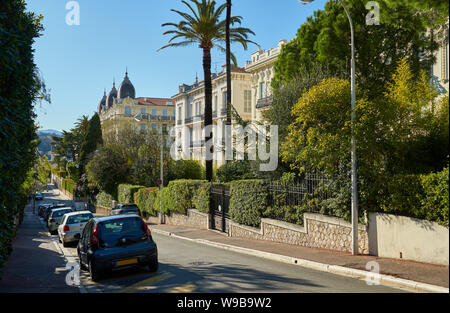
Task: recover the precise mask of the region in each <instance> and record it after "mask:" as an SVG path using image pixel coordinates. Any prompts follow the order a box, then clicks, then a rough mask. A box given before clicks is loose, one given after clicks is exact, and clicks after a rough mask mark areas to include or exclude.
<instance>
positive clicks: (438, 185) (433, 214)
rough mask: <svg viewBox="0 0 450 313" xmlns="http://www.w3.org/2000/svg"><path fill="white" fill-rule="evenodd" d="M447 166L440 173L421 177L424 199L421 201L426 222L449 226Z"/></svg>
mask: <svg viewBox="0 0 450 313" xmlns="http://www.w3.org/2000/svg"><path fill="white" fill-rule="evenodd" d="M448 174H449V168H448V166H447V167H446V168H445V169H444V170H443V171H441V172H438V173H431V174H428V175H424V176H423V177H422V186H423V189H424V198H423V199H422V201H421V204H422V207H423V210H424V212H425V217H426V219H427V220H430V221H435V222H438V223H439V224H441V225H443V226H447V227H448V226H449V223H448V219H449V215H448V214H449V210H448V207H449V202H448V201H449V199H448V189H449V188H448V183H449V180H448Z"/></svg>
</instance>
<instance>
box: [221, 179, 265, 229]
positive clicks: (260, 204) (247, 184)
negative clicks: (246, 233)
mask: <svg viewBox="0 0 450 313" xmlns="http://www.w3.org/2000/svg"><path fill="white" fill-rule="evenodd" d="M229 184H230V207H229V214H230V217H231V219H232V220H233V221H234V222H236V223H239V224H244V225H247V226H255V227H257V226H259V225H260V223H261V216H262V215H263V212H264V211H265V210H266V208H267V205H268V191H267V188H266V186H265V185H264V182H263V181H262V180H255V179H254V180H238V181H232V182H230V183H229Z"/></svg>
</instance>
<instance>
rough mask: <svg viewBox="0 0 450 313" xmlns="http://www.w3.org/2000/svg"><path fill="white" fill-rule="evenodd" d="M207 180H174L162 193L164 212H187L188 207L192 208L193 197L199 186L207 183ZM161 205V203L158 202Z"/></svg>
mask: <svg viewBox="0 0 450 313" xmlns="http://www.w3.org/2000/svg"><path fill="white" fill-rule="evenodd" d="M205 182H206V181H205V180H194V179H192V180H190V179H180V180H172V181H171V182H170V183H169V185H168V186H167V187H166V188H163V190H162V194H161V199H162V200H161V201H162V207H163V211H164V212H170V211H174V212H178V213H182V214H186V212H187V211H186V210H187V209H192V208H193V207H194V206H193V203H192V199H193V197H194V194H195V192H196V190H198V188H199V187H200V186H201V185H202V184H203V183H205ZM158 205H159V203H158Z"/></svg>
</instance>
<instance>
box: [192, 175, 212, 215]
mask: <svg viewBox="0 0 450 313" xmlns="http://www.w3.org/2000/svg"><path fill="white" fill-rule="evenodd" d="M212 185H213V184H211V183H210V182H206V183H203V184H201V185H200V187H198V189H197V190H196V191H195V193H194V196H193V197H192V205H193V206H194V208H196V209H197V210H199V211H200V212H203V213H209V211H210V202H211V187H212Z"/></svg>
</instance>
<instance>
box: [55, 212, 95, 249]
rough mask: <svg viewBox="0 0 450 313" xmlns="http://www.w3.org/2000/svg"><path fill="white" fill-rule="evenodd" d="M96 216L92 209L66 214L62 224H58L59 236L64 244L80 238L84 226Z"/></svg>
mask: <svg viewBox="0 0 450 313" xmlns="http://www.w3.org/2000/svg"><path fill="white" fill-rule="evenodd" d="M91 218H94V214H92V213H91V212H90V211H77V212H71V213H66V214H64V218H63V220H62V222H61V225H59V226H58V238H59V241H60V242H62V244H63V246H64V247H65V246H67V244H68V243H70V242H76V241H78V239H80V234H81V233H82V231H83V228H84V226H85V225H86V224H87V222H89V220H90V219H91Z"/></svg>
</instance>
